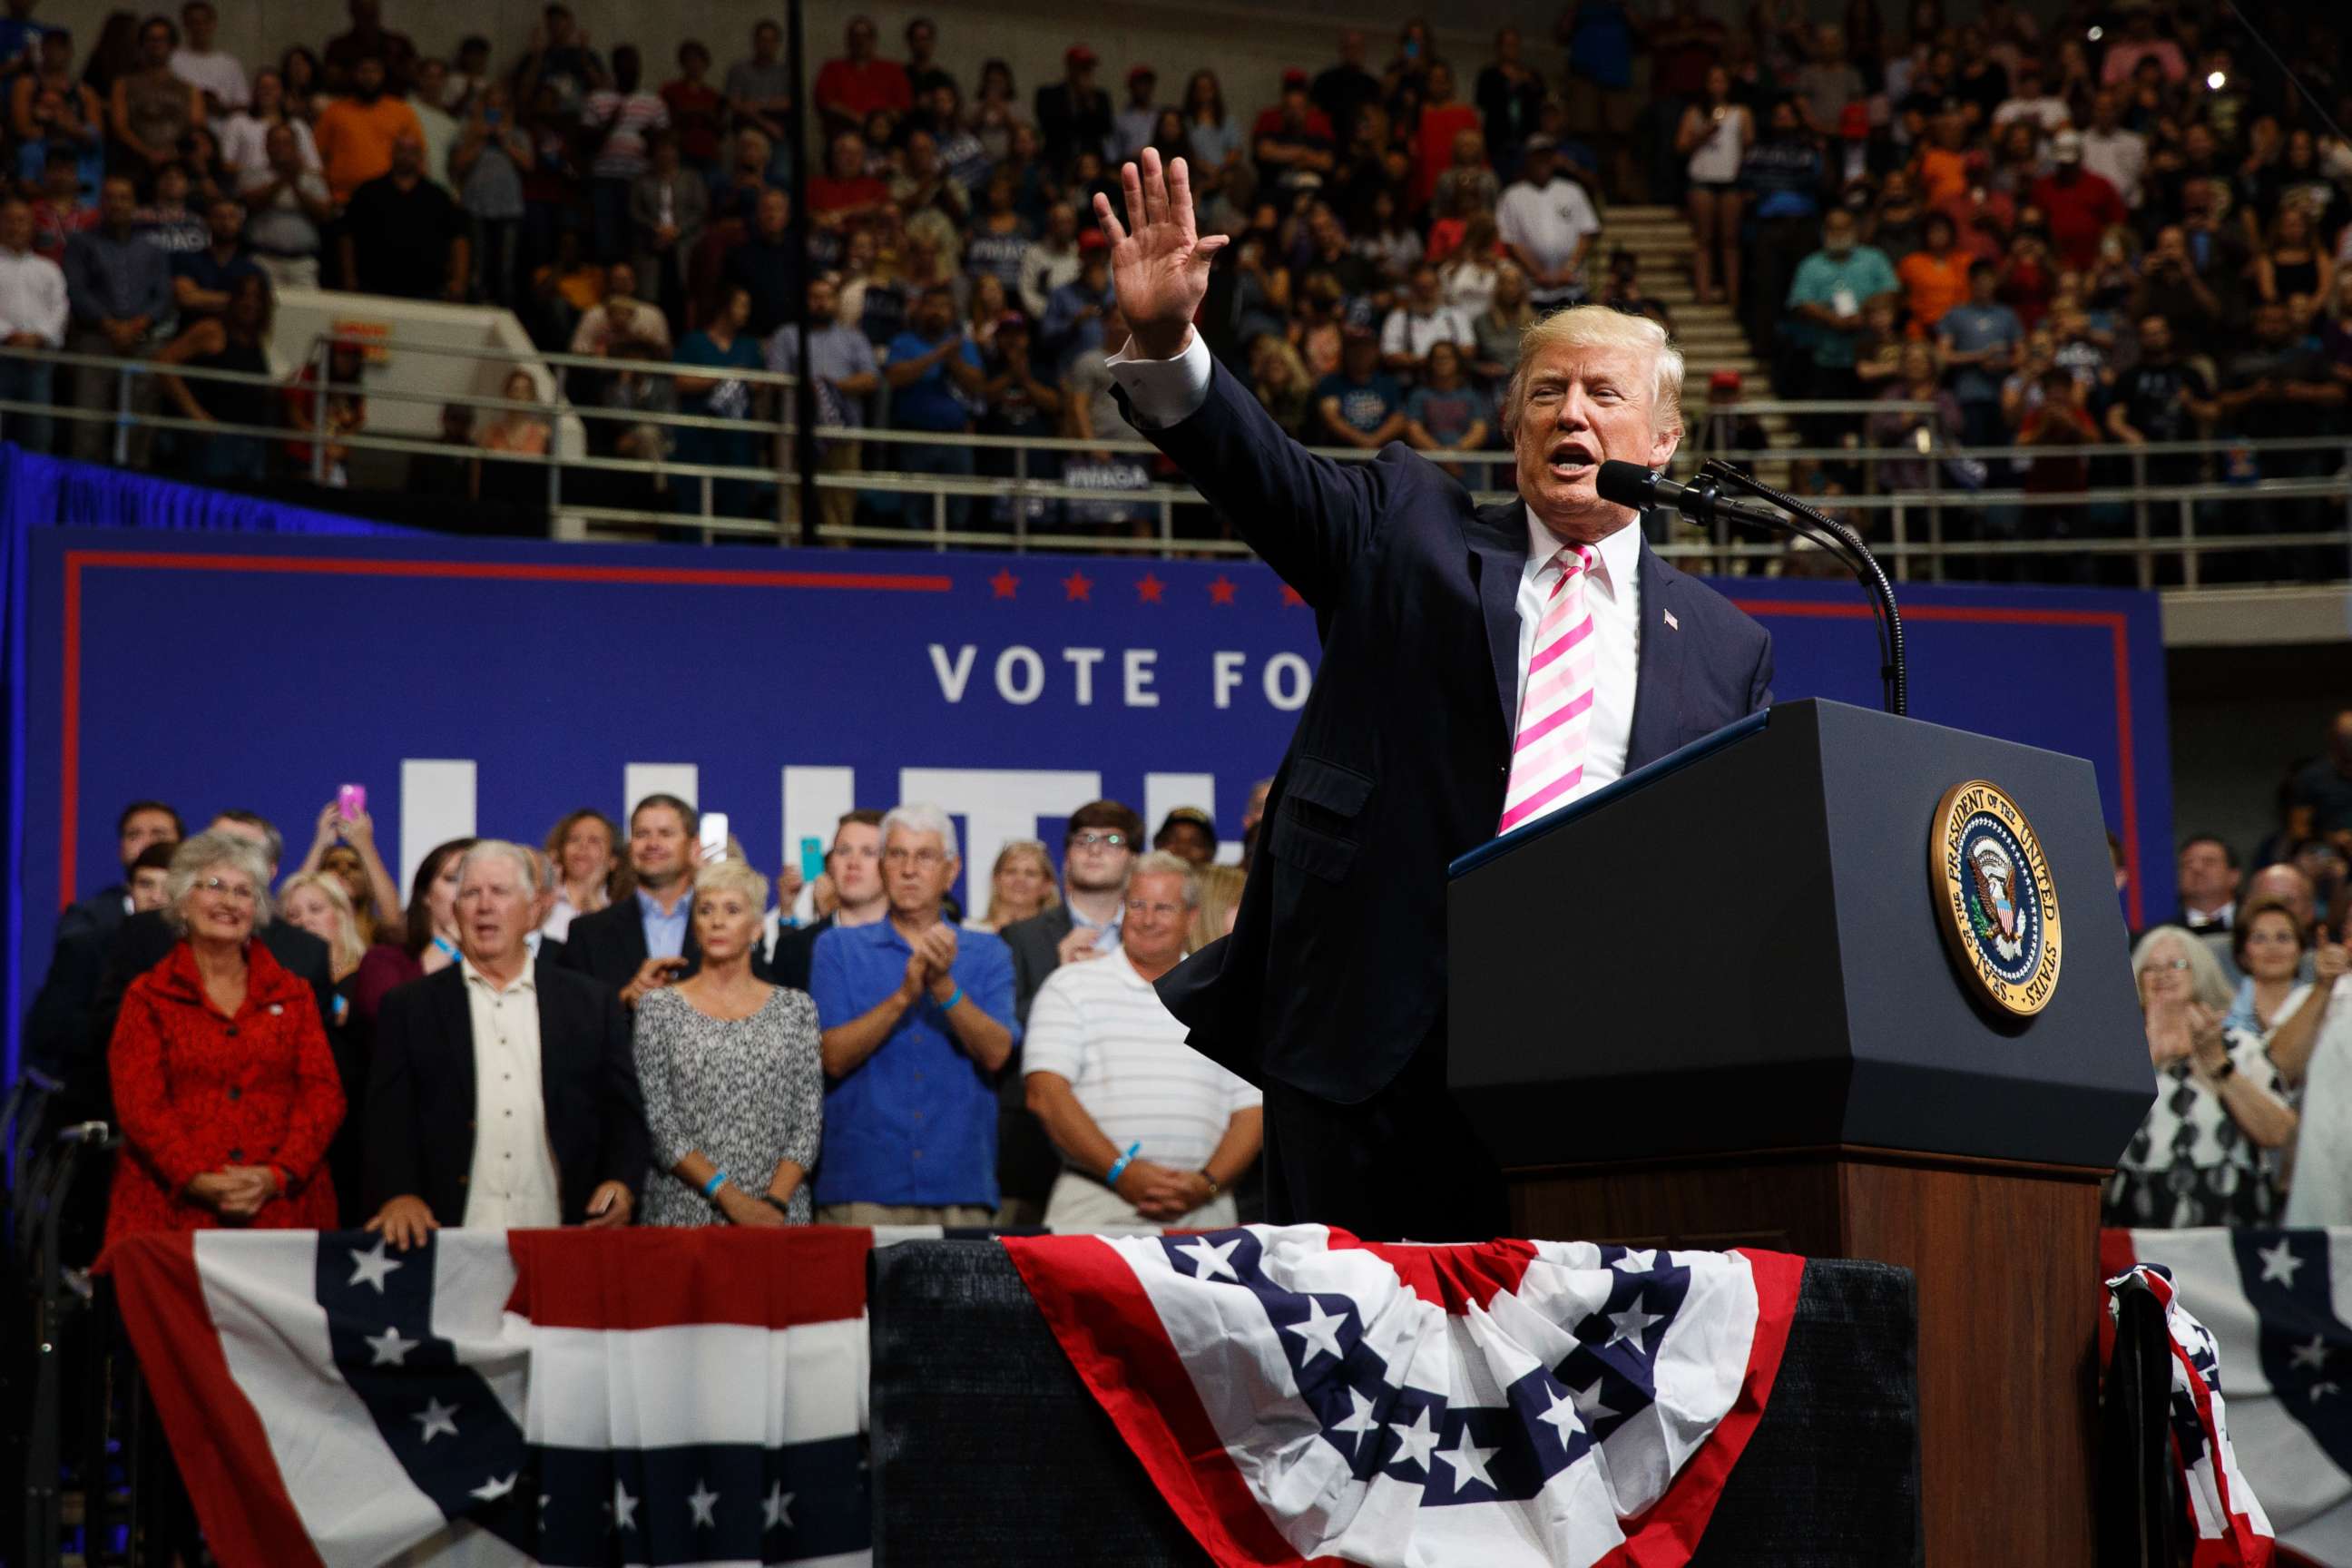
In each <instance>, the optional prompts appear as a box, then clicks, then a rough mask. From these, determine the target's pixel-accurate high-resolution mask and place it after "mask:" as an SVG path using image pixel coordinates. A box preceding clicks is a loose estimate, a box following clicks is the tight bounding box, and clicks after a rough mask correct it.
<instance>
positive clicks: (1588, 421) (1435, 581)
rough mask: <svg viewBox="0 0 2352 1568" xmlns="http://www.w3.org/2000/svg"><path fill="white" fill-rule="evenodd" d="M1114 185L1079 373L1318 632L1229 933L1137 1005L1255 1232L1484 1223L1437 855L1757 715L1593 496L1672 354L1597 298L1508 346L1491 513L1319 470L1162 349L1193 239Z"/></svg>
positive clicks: (1667, 416)
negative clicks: (1254, 1085)
mask: <svg viewBox="0 0 2352 1568" xmlns="http://www.w3.org/2000/svg"><path fill="white" fill-rule="evenodd" d="M1122 184H1123V186H1124V195H1125V198H1126V208H1127V214H1126V216H1127V218H1128V220H1129V225H1132V226H1133V232H1132V233H1130V232H1129V226H1128V225H1122V224H1121V223H1120V222H1119V220H1118V216H1117V215H1116V214H1115V213H1114V212H1113V211H1112V207H1111V203H1110V201H1109V200H1108V198H1107V197H1104V196H1100V195H1097V197H1096V202H1095V208H1096V214H1097V217H1098V219H1099V220H1100V222H1101V224H1102V227H1103V231H1104V232H1105V233H1106V234H1107V235H1108V236H1109V237H1110V238H1111V240H1112V242H1113V250H1112V272H1113V279H1114V282H1115V284H1116V287H1117V289H1118V300H1119V306H1120V309H1121V310H1122V311H1123V313H1124V315H1125V317H1126V320H1127V321H1128V324H1129V332H1130V334H1131V335H1130V337H1129V342H1127V344H1126V345H1125V346H1124V347H1121V348H1118V350H1117V351H1116V352H1115V353H1113V354H1112V357H1111V370H1112V374H1113V375H1114V377H1115V378H1116V379H1117V380H1118V384H1119V388H1120V393H1121V395H1122V400H1123V402H1124V403H1125V404H1126V405H1127V407H1128V410H1129V418H1130V420H1131V422H1132V423H1134V424H1135V425H1136V426H1138V427H1139V428H1140V429H1141V430H1142V432H1143V434H1144V435H1145V436H1146V437H1148V438H1149V439H1150V441H1151V442H1152V443H1153V444H1154V445H1156V446H1158V447H1160V450H1161V451H1163V452H1165V453H1166V454H1168V456H1169V457H1170V458H1173V459H1174V460H1175V462H1176V464H1177V466H1178V467H1179V468H1182V469H1183V471H1184V473H1185V476H1186V477H1187V478H1188V479H1191V480H1192V483H1193V484H1194V485H1195V486H1197V487H1198V488H1199V489H1200V490H1201V493H1202V495H1203V496H1205V497H1206V498H1207V499H1208V500H1210V501H1212V502H1213V503H1214V504H1215V505H1216V507H1217V508H1218V510H1221V511H1223V513H1224V514H1225V515H1226V516H1227V517H1230V518H1231V519H1232V520H1233V521H1234V526H1235V527H1236V528H1238V529H1240V530H1241V531H1242V532H1243V534H1244V537H1246V538H1247V539H1248V541H1249V542H1250V543H1251V544H1252V545H1254V546H1255V548H1256V550H1257V552H1258V553H1259V554H1261V555H1263V556H1264V557H1265V559H1266V561H1267V562H1268V563H1270V564H1272V565H1273V567H1274V568H1275V570H1276V572H1278V573H1280V574H1281V575H1282V577H1283V579H1284V581H1286V582H1287V583H1288V584H1290V585H1291V586H1292V587H1293V588H1294V589H1296V590H1297V593H1298V594H1299V595H1301V596H1302V597H1303V598H1305V600H1306V601H1307V604H1308V605H1310V606H1312V607H1313V609H1314V611H1315V614H1316V626H1317V629H1318V632H1319V634H1320V635H1321V637H1322V639H1323V658H1322V664H1321V668H1320V670H1319V672H1318V675H1317V677H1316V680H1315V685H1314V689H1313V691H1312V693H1311V694H1310V695H1309V697H1308V698H1307V706H1306V708H1305V710H1303V711H1302V712H1301V714H1300V715H1299V721H1298V729H1297V733H1296V734H1295V735H1294V736H1293V738H1292V741H1291V745H1290V750H1289V752H1288V754H1287V755H1286V757H1285V758H1284V760H1283V763H1282V767H1281V770H1280V771H1279V772H1278V773H1276V775H1275V783H1274V788H1273V790H1272V792H1271V794H1270V795H1269V797H1268V799H1267V802H1266V809H1265V821H1264V823H1263V825H1262V826H1261V833H1262V834H1263V843H1262V846H1261V847H1262V848H1263V850H1264V853H1263V855H1261V856H1260V857H1259V858H1258V860H1257V864H1256V867H1255V869H1254V870H1253V871H1252V873H1251V875H1250V879H1249V881H1248V883H1247V885H1246V889H1245V891H1244V894H1243V898H1242V906H1241V911H1240V917H1239V920H1238V921H1237V923H1236V924H1235V926H1234V934H1233V935H1232V936H1231V937H1228V938H1226V939H1224V940H1223V941H1222V942H1213V943H1211V944H1210V945H1209V946H1207V947H1206V948H1203V949H1202V951H1201V952H1198V953H1196V954H1194V955H1193V956H1192V958H1191V959H1189V960H1187V961H1186V962H1185V963H1183V964H1182V965H1181V966H1180V967H1179V968H1177V969H1176V970H1174V971H1172V972H1171V973H1169V974H1168V975H1166V976H1164V977H1163V978H1162V979H1161V980H1160V982H1159V989H1160V996H1161V997H1162V999H1163V1000H1165V1001H1166V1003H1167V1004H1168V1006H1169V1008H1170V1010H1171V1011H1172V1012H1173V1013H1174V1014H1175V1015H1176V1016H1177V1017H1179V1018H1180V1019H1181V1020H1183V1022H1184V1023H1185V1024H1186V1025H1187V1026H1189V1027H1190V1030H1191V1035H1190V1038H1191V1041H1192V1045H1193V1046H1194V1047H1195V1048H1197V1049H1199V1050H1201V1051H1202V1052H1204V1053H1205V1054H1207V1055H1208V1056H1210V1057H1212V1058H1215V1059H1216V1060H1218V1061H1220V1062H1222V1063H1223V1064H1224V1065H1225V1066H1226V1067H1228V1068H1232V1069H1233V1070H1234V1071H1235V1072H1238V1073H1240V1074H1242V1075H1244V1077H1247V1078H1250V1079H1255V1080H1257V1081H1259V1082H1261V1083H1262V1084H1263V1085H1264V1087H1265V1110H1266V1148H1265V1159H1266V1206H1267V1211H1268V1214H1269V1216H1270V1217H1272V1218H1274V1219H1276V1220H1282V1221H1292V1220H1319V1221H1325V1222H1328V1223H1330V1224H1333V1225H1338V1226H1346V1227H1347V1228H1349V1229H1351V1230H1354V1231H1357V1232H1358V1233H1359V1234H1361V1235H1367V1236H1371V1237H1397V1236H1412V1237H1416V1238H1418V1239H1422V1240H1430V1241H1443V1240H1454V1239H1461V1240H1469V1239H1484V1238H1486V1237H1492V1236H1495V1235H1497V1234H1500V1232H1501V1231H1502V1230H1503V1228H1504V1227H1505V1226H1506V1224H1507V1220H1506V1215H1505V1206H1504V1201H1503V1189H1502V1184H1501V1180H1500V1175H1499V1173H1498V1172H1497V1171H1496V1167H1495V1163H1494V1161H1493V1158H1492V1157H1491V1156H1490V1155H1488V1154H1487V1153H1486V1151H1485V1150H1484V1148H1483V1147H1482V1146H1481V1145H1480V1143H1479V1142H1478V1140H1477V1138H1476V1136H1475V1133H1474V1132H1473V1131H1471V1129H1470V1128H1469V1126H1468V1124H1467V1123H1466V1121H1465V1120H1464V1118H1463V1116H1462V1114H1461V1112H1460V1110H1458V1108H1457V1107H1456V1106H1455V1105H1454V1100H1453V1096H1452V1095H1451V1093H1450V1092H1449V1091H1448V1089H1447V1088H1446V1075H1445V1016H1446V1006H1445V1002H1446V998H1445V987H1446V952H1445V897H1444V894H1445V871H1446V866H1447V864H1448V862H1449V861H1451V860H1452V859H1453V858H1454V857H1455V856H1457V855H1460V854H1461V853H1463V852H1464V851H1465V850H1467V849H1470V848H1472V847H1475V846H1477V845H1479V844H1482V843H1485V842H1486V841H1487V840H1489V839H1491V838H1493V837H1495V836H1496V833H1497V832H1499V831H1507V830H1508V829H1511V828H1515V827H1517V826H1524V825H1525V824H1527V823H1529V822H1534V821H1537V820H1539V819H1540V818H1541V817H1543V816H1546V815H1548V814H1549V813H1550V812H1553V811H1556V810H1559V808H1561V807H1562V806H1565V805H1569V804H1570V803H1571V802H1573V801H1575V800H1577V799H1580V798H1581V797H1582V796H1584V795H1588V794H1590V793H1591V791H1592V790H1594V789H1596V788H1598V787H1599V786H1601V784H1606V783H1608V782H1610V781H1612V780H1614V779H1616V778H1618V777H1621V776H1622V775H1623V774H1624V773H1630V772H1632V771H1633V769H1635V768H1638V767H1640V766H1642V765H1643V764H1644V763H1649V762H1651V761H1653V760H1654V759H1656V758H1659V757H1662V756H1664V755H1665V754H1666V753H1667V752H1672V751H1674V750H1675V748H1676V747H1678V746H1681V745H1683V744H1685V743H1686V742H1691V741H1694V740H1696V739H1698V738H1699V737H1700V736H1702V735H1705V734H1706V733H1708V732H1709V731H1713V730H1716V729H1717V728H1719V727H1721V726H1722V725H1724V724H1726V723H1727V722H1729V721H1732V720H1735V719H1737V718H1739V717H1740V716H1741V715H1743V714H1746V713H1748V712H1751V711H1754V710H1757V709H1759V708H1761V707H1763V706H1764V705H1765V704H1766V703H1768V702H1769V700H1770V697H1771V694H1770V684H1771V673H1772V650H1771V639H1770V637H1769V635H1768V634H1767V633H1766V632H1765V631H1764V629H1763V628H1762V627H1761V626H1758V625H1757V624H1756V623H1755V622H1754V621H1752V620H1750V619H1748V617H1747V616H1744V615H1742V614H1741V613H1740V612H1739V611H1738V610H1737V609H1735V608H1734V607H1733V606H1732V605H1730V604H1729V602H1727V600H1725V599H1723V598H1722V597H1721V596H1719V595H1717V594H1716V593H1715V592H1713V591H1712V590H1711V589H1709V588H1707V587H1706V586H1705V585H1704V584H1700V583H1698V582H1696V580H1694V579H1692V578H1689V577H1685V575H1683V574H1681V573H1680V572H1677V571H1675V569H1674V568H1673V567H1672V566H1669V565H1667V564H1666V563H1664V562H1662V561H1660V560H1659V559H1658V558H1657V557H1656V556H1655V555H1654V554H1653V553H1652V552H1651V551H1650V550H1649V549H1648V547H1647V545H1646V544H1645V543H1644V542H1643V537H1642V530H1641V528H1640V526H1639V520H1638V519H1637V517H1636V516H1635V514H1634V513H1633V512H1632V511H1630V510H1626V509H1624V508H1622V507H1618V506H1614V505H1612V504H1611V503H1609V502H1607V501H1604V500H1601V498H1600V496H1599V494H1598V493H1597V490H1596V488H1595V481H1596V479H1597V477H1598V473H1599V468H1600V465H1601V463H1602V462H1603V461H1604V460H1607V459H1611V458H1622V459H1626V460H1629V461H1633V462H1638V463H1642V464H1644V465H1646V466H1648V467H1651V468H1658V467H1661V466H1663V465H1664V463H1666V462H1667V461H1668V460H1669V459H1671V458H1673V456H1674V452H1675V447H1676V445H1677V444H1678V443H1679V441H1680V439H1681V435H1682V416H1681V408H1680V392H1681V381H1682V370H1683V366H1682V358H1681V355H1680V354H1678V353H1675V351H1674V349H1673V348H1672V346H1671V344H1670V343H1669V342H1668V341H1667V338H1666V334H1665V331H1664V329H1663V328H1662V327H1660V326H1659V325H1658V324H1657V323H1655V322H1654V321H1649V320H1647V319H1645V318H1640V317H1633V316H1624V315H1620V314H1618V313H1617V312H1615V311H1612V310H1605V309H1591V310H1568V311H1563V312H1561V313H1560V314H1559V315H1557V316H1553V317H1550V318H1549V319H1547V320H1546V321H1544V322H1543V323H1542V324H1541V325H1539V326H1538V328H1536V329H1534V330H1533V331H1530V333H1529V334H1528V340H1527V342H1526V343H1525V345H1524V346H1523V347H1522V349H1521V352H1520V358H1519V363H1518V366H1517V370H1516V371H1515V373H1514V374H1513V376H1512V379H1511V383H1510V385H1509V388H1508V391H1507V394H1506V396H1505V398H1504V408H1503V417H1502V425H1503V427H1504V428H1505V429H1506V430H1507V431H1508V432H1509V434H1510V436H1511V439H1512V445H1513V448H1514V451H1515V453H1516V455H1517V489H1518V495H1517V498H1516V499H1515V500H1511V501H1508V502H1506V503H1503V504H1501V505H1497V506H1492V507H1478V506H1475V505H1474V504H1473V503H1472V501H1471V500H1470V497H1469V495H1468V494H1467V493H1466V492H1465V490H1464V489H1462V488H1461V487H1460V486H1459V485H1458V484H1457V483H1455V482H1454V479H1451V478H1450V477H1448V476H1447V475H1446V474H1445V473H1444V470H1442V469H1440V468H1436V467H1434V466H1433V465H1432V464H1430V463H1429V462H1427V461H1425V460H1424V459H1423V458H1419V457H1417V456H1415V455H1413V454H1412V453H1410V452H1408V451H1407V450H1406V449H1405V448H1404V447H1401V446H1396V445H1391V446H1389V447H1385V448H1384V449H1383V450H1382V451H1381V454H1380V456H1379V457H1378V458H1377V459H1375V460H1374V461H1371V462H1368V463H1349V464H1339V463H1334V462H1328V461H1326V460H1324V459H1321V458H1315V457H1312V456H1310V455H1309V454H1308V453H1307V450H1306V449H1305V448H1304V447H1300V446H1299V445H1298V444H1297V442H1295V441H1293V440H1291V439H1290V438H1289V437H1286V436H1285V435H1284V434H1283V433H1282V431H1281V430H1280V429H1279V428H1278V427H1277V426H1276V425H1275V423H1274V421H1273V420H1272V419H1271V418H1269V417H1268V416H1266V414H1265V410H1264V409H1263V408H1261V407H1260V406H1259V405H1258V402H1257V400H1256V398H1255V397H1254V396H1252V395H1251V394H1250V391H1249V389H1248V387H1247V386H1245V385H1244V384H1241V383H1239V382H1237V381H1235V380H1234V377H1233V375H1232V374H1230V373H1229V372H1227V371H1225V370H1224V369H1223V368H1222V367H1219V366H1217V365H1215V364H1214V363H1213V361H1212V359H1211V358H1210V355H1209V353H1208V351H1207V348H1206V346H1205V345H1204V344H1203V343H1202V342H1201V340H1200V337H1199V335H1198V334H1197V333H1195V332H1194V331H1192V317H1193V314H1194V312H1195V310H1197V309H1198V307H1199V305H1200V302H1201V300H1202V295H1203V293H1204V292H1205V289H1206V288H1207V283H1208V273H1209V263H1210V259H1211V257H1212V256H1213V253H1214V252H1215V251H1216V250H1217V249H1218V248H1219V247H1222V246H1223V244H1224V243H1225V238H1224V237H1223V236H1219V235H1212V236H1207V237H1202V236H1200V235H1199V234H1198V233H1197V231H1196V229H1195V226H1194V222H1193V216H1192V192H1191V189H1190V185H1189V180H1188V177H1187V174H1186V172H1185V168H1184V164H1183V162H1182V160H1181V159H1179V160H1176V161H1175V162H1174V163H1172V164H1171V166H1170V167H1169V168H1168V169H1166V170H1164V171H1163V169H1162V168H1161V166H1160V156H1159V154H1158V153H1156V152H1151V151H1147V152H1146V153H1144V154H1143V159H1142V166H1141V167H1140V169H1139V168H1138V167H1137V166H1136V165H1134V164H1129V165H1128V166H1127V167H1126V169H1125V170H1124V171H1122ZM1603 891H1605V889H1578V888H1572V887H1567V888H1563V889H1561V896H1562V897H1563V898H1570V897H1578V896H1598V895H1599V894H1601V893H1602V892H1603ZM1528 916H1529V918H1530V919H1540V918H1541V912H1540V911H1538V910H1530V911H1528ZM1571 957H1572V955H1570V954H1567V953H1563V954H1562V955H1561V958H1562V961H1563V966H1564V967H1563V973H1561V974H1560V975H1558V976H1530V977H1529V981H1530V983H1531V984H1554V985H1555V989H1556V994H1557V995H1558V997H1559V1026H1560V1034H1561V1035H1562V1036H1563V1037H1569V1036H1572V1034H1573V1029H1574V1021H1575V1016H1576V1004H1575V990H1574V980H1575V976H1574V974H1573V973H1572V969H1571V968H1570V967H1569V966H1568V961H1569V960H1570V958H1571Z"/></svg>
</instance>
